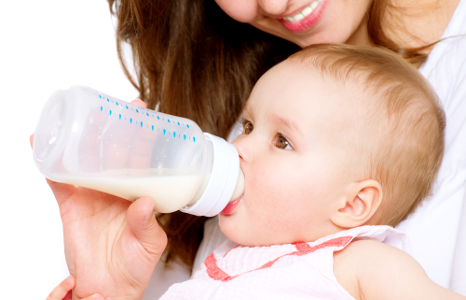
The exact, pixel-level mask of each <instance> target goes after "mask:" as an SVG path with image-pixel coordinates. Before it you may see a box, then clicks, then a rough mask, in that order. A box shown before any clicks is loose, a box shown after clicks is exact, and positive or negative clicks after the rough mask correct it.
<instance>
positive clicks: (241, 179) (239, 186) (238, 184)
mask: <svg viewBox="0 0 466 300" xmlns="http://www.w3.org/2000/svg"><path fill="white" fill-rule="evenodd" d="M243 193H244V175H243V171H241V169H239V172H238V181H237V182H236V187H235V190H234V191H233V195H231V199H230V201H229V202H231V201H233V200H236V199H237V198H238V197H239V196H241V195H242V194H243Z"/></svg>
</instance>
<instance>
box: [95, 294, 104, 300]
mask: <svg viewBox="0 0 466 300" xmlns="http://www.w3.org/2000/svg"><path fill="white" fill-rule="evenodd" d="M94 300H104V297H102V296H101V295H95V296H94Z"/></svg>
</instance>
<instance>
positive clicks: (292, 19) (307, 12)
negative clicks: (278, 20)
mask: <svg viewBox="0 0 466 300" xmlns="http://www.w3.org/2000/svg"><path fill="white" fill-rule="evenodd" d="M322 1H323V0H316V1H314V2H312V3H311V4H310V5H309V6H306V7H305V8H303V10H301V11H300V12H298V13H296V14H294V15H292V16H290V17H286V18H283V20H285V21H288V22H298V21H301V20H302V19H304V18H305V17H307V16H309V15H310V14H311V13H312V12H313V11H314V10H315V9H316V7H317V6H318V5H319V3H320V2H322Z"/></svg>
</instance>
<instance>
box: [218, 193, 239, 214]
mask: <svg viewBox="0 0 466 300" xmlns="http://www.w3.org/2000/svg"><path fill="white" fill-rule="evenodd" d="M241 199H243V196H239V197H238V198H236V200H233V201H231V202H230V203H228V205H227V206H225V208H224V209H223V210H222V211H221V212H220V213H221V214H222V215H229V214H231V213H232V212H233V210H234V209H235V208H236V206H238V204H239V203H240V202H241Z"/></svg>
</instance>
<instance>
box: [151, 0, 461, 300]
mask: <svg viewBox="0 0 466 300" xmlns="http://www.w3.org/2000/svg"><path fill="white" fill-rule="evenodd" d="M419 70H420V72H421V73H422V74H423V75H424V76H425V77H426V78H427V79H428V80H429V82H430V83H431V84H432V86H433V87H434V89H435V91H436V93H437V95H438V96H439V98H440V100H441V103H442V104H443V108H444V110H445V113H446V117H447V126H446V136H445V138H446V143H445V146H446V147H445V157H444V159H443V163H442V166H441V168H440V171H439V175H438V178H437V181H436V184H435V186H434V191H433V196H432V197H430V198H428V199H426V200H425V201H424V202H423V203H422V204H421V206H420V207H419V208H418V209H417V210H416V212H415V213H414V214H413V215H411V216H410V217H409V218H408V219H407V220H405V221H403V222H402V223H401V224H399V225H398V226H397V228H398V229H399V230H401V231H403V232H405V233H406V236H407V241H408V243H409V248H410V249H411V250H410V251H408V253H409V254H410V255H411V256H413V257H414V258H415V259H416V260H417V261H418V262H419V263H420V264H421V265H422V267H423V268H424V269H425V271H426V272H427V274H428V275H429V277H430V278H431V279H432V280H433V281H435V282H436V283H438V284H440V285H442V286H444V287H446V288H448V289H451V290H453V291H456V292H458V293H462V294H464V295H466V198H465V197H466V0H462V1H461V2H460V3H459V4H458V7H457V8H456V10H455V13H454V15H453V17H452V19H451V21H450V23H449V25H448V27H447V29H446V31H445V32H444V34H443V37H442V41H440V42H439V43H438V44H437V45H436V46H435V47H434V49H433V50H432V53H431V54H430V55H429V57H428V59H427V61H426V62H425V63H424V65H422V66H421V68H420V69H419ZM239 133H241V125H240V124H237V125H236V126H235V127H234V128H233V130H232V133H231V135H230V138H229V140H230V141H231V140H232V139H233V138H234V137H236V136H237V135H238V134H239ZM225 239H226V237H225V236H224V235H223V233H222V232H221V231H220V228H219V227H218V220H217V218H213V219H211V220H209V221H207V222H206V225H205V228H204V239H203V241H202V243H201V246H200V248H199V250H198V253H197V255H196V260H195V263H194V270H196V269H197V268H198V267H199V266H200V265H201V263H202V262H203V261H204V260H205V258H206V257H207V256H208V255H209V254H210V253H212V251H213V250H214V249H215V248H217V247H218V246H219V245H220V244H221V243H222V242H224V241H225ZM189 277H190V274H189V272H188V271H187V268H184V267H182V266H181V265H176V264H175V265H174V267H173V268H172V269H170V270H169V271H164V270H163V267H162V264H159V265H158V266H157V268H156V271H155V273H154V276H153V280H152V281H151V284H150V286H149V287H148V288H147V289H146V293H145V294H144V298H143V299H144V300H149V299H158V297H160V295H162V294H163V292H164V291H165V290H166V288H167V287H168V286H169V284H170V283H176V282H181V281H184V280H186V279H188V278H189Z"/></svg>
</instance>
